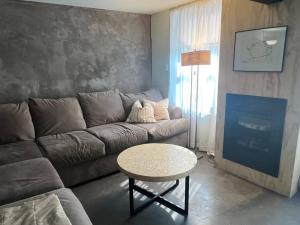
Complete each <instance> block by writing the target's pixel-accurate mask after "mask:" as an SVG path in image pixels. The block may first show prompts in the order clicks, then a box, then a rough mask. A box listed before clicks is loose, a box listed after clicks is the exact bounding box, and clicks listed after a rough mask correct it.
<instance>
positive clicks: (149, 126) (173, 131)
mask: <svg viewBox="0 0 300 225" xmlns="http://www.w3.org/2000/svg"><path fill="white" fill-rule="evenodd" d="M136 125H137V126H139V127H142V128H145V129H146V130H147V132H148V137H149V140H150V141H159V140H163V139H166V138H170V137H173V136H175V135H177V134H181V133H183V132H186V131H187V130H188V127H189V122H188V120H187V119H175V120H161V121H158V122H156V123H142V124H136Z"/></svg>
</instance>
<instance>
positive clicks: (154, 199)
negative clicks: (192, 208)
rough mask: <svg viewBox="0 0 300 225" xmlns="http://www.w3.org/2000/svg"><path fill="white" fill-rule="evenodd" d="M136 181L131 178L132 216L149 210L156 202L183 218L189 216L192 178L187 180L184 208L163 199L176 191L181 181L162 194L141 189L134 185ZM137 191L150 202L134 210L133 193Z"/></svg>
mask: <svg viewBox="0 0 300 225" xmlns="http://www.w3.org/2000/svg"><path fill="white" fill-rule="evenodd" d="M134 181H135V179H133V178H129V203H130V215H131V216H134V215H136V214H137V213H139V212H141V211H142V210H143V209H145V208H147V207H148V206H150V205H151V204H152V203H154V202H158V203H160V204H161V205H164V206H165V207H167V208H169V209H171V210H173V211H175V212H177V213H179V214H181V215H183V216H187V215H188V211H189V183H190V177H189V176H187V177H186V178H185V199H184V208H181V207H180V206H177V205H176V204H174V203H172V202H170V201H168V200H166V199H165V198H163V196H164V195H166V194H167V193H169V192H170V191H172V190H174V189H175V188H176V187H177V186H178V185H179V180H176V182H175V184H174V185H173V186H171V187H170V188H168V189H167V190H165V191H163V192H162V193H159V194H155V193H153V192H150V191H148V190H146V189H144V188H141V187H139V186H137V185H136V184H135V183H134ZM134 191H137V192H139V193H141V194H143V195H145V196H146V197H148V198H150V200H149V201H147V202H145V203H144V204H142V205H141V206H139V207H138V208H136V209H135V208H134V198H133V192H134Z"/></svg>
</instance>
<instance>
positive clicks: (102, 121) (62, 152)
mask: <svg viewBox="0 0 300 225" xmlns="http://www.w3.org/2000/svg"><path fill="white" fill-rule="evenodd" d="M77 97H78V98H75V97H73V98H61V99H30V100H29V102H28V104H27V103H20V104H3V105H0V174H1V177H0V205H1V204H6V203H12V202H14V201H18V200H21V199H24V198H27V197H33V196H35V195H40V194H44V193H46V192H51V191H54V192H59V193H61V195H64V194H63V193H64V192H66V193H67V194H65V195H66V196H68V197H69V198H71V200H70V201H75V202H76V201H78V200H77V199H76V197H75V196H74V195H72V194H70V190H68V189H65V188H64V187H65V186H66V187H70V186H74V185H78V184H80V183H82V182H86V181H89V180H92V179H95V178H99V177H101V176H104V175H108V174H111V173H113V172H116V171H118V169H117V163H116V158H117V155H118V154H119V153H120V152H121V151H122V150H124V149H126V148H128V147H131V146H134V145H138V144H142V143H147V142H164V143H172V144H178V145H182V146H186V145H187V130H188V121H187V120H185V119H183V118H181V117H182V116H181V111H180V109H178V108H170V110H169V111H170V118H171V120H165V121H159V122H156V123H152V124H129V123H126V122H124V121H125V120H126V117H127V115H128V114H129V112H130V109H131V106H132V104H133V103H134V101H136V100H137V99H140V100H142V99H148V100H152V101H160V100H162V96H161V94H160V93H159V91H157V90H154V89H151V90H149V91H146V92H143V93H139V94H122V93H119V92H118V91H107V92H97V93H80V94H78V96H77ZM50 162H51V163H50ZM54 168H55V169H54ZM61 189H62V190H61ZM79 204H80V203H79ZM77 205H78V204H77ZM71 208H72V207H71ZM71 208H70V207H69V208H68V209H67V210H68V212H66V213H67V214H71V215H72V214H73V213H72V209H71ZM79 208H80V209H81V208H82V207H81V206H80V207H79ZM77 210H78V209H77ZM75 211H76V210H75ZM81 214H83V215H84V216H83V217H86V214H85V212H81ZM71 220H72V219H71ZM76 220H77V219H76ZM78 221H80V220H78ZM84 221H86V222H85V223H81V224H91V223H90V221H89V220H87V219H84ZM74 224H76V223H74ZM78 224H80V223H78Z"/></svg>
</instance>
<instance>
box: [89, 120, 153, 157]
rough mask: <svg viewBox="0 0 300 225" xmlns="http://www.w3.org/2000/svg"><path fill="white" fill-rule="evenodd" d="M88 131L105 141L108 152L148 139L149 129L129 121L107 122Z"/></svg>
mask: <svg viewBox="0 0 300 225" xmlns="http://www.w3.org/2000/svg"><path fill="white" fill-rule="evenodd" d="M88 131H89V132H90V133H91V134H93V135H95V136H96V137H98V138H99V139H100V140H102V141H103V142H104V143H105V148H106V153H107V154H113V153H118V152H120V151H122V150H124V149H126V148H129V147H131V146H134V145H138V144H142V143H145V142H147V141H148V135H147V130H145V129H144V128H142V127H138V126H135V125H132V124H129V123H113V124H106V125H102V126H97V127H92V128H89V129H88Z"/></svg>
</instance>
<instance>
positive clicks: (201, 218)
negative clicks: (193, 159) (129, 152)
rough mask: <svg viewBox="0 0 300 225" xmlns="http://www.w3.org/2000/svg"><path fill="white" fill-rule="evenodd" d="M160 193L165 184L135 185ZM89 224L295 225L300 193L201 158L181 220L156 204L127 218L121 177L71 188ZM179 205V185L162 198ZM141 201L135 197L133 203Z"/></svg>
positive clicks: (298, 219)
mask: <svg viewBox="0 0 300 225" xmlns="http://www.w3.org/2000/svg"><path fill="white" fill-rule="evenodd" d="M138 184H140V185H143V186H144V187H146V188H147V189H150V190H155V191H160V190H163V189H164V188H166V187H168V186H171V185H172V184H171V183H157V184H155V183H145V182H139V183H138ZM73 191H74V193H75V194H76V195H77V197H78V198H79V199H80V200H81V202H82V204H83V206H84V208H85V209H86V211H87V213H88V215H89V217H90V218H91V220H92V222H93V224H94V225H123V224H126V225H129V224H132V225H175V224H176V225H179V224H180V225H184V224H186V225H296V224H300V194H297V195H296V196H295V197H294V198H293V199H288V198H285V197H282V196H280V195H278V194H275V193H273V192H270V191H268V190H265V189H263V188H261V187H258V186H256V185H255V184H252V183H249V182H247V181H245V180H242V179H240V178H238V177H235V176H232V175H230V174H228V173H226V172H223V171H221V170H218V169H216V168H214V167H213V165H212V164H211V163H209V162H208V161H207V160H206V159H201V160H200V161H199V162H198V165H197V167H196V169H195V170H194V171H193V173H192V174H191V182H190V211H189V216H188V217H187V218H184V217H182V216H180V215H178V214H177V213H175V212H172V211H170V210H168V209H166V208H164V207H162V206H159V205H157V204H154V205H151V206H150V207H149V208H147V209H145V210H144V211H143V212H141V213H140V214H138V215H136V216H135V217H133V218H130V217H129V199H128V181H127V178H126V176H125V175H123V174H121V173H117V174H115V175H112V176H109V177H106V178H103V179H100V180H96V181H93V182H90V183H87V184H85V185H81V186H79V187H76V188H74V189H73ZM166 197H167V198H168V199H170V200H171V201H173V202H174V203H177V204H181V205H182V204H183V199H184V180H181V182H180V186H179V187H178V188H177V189H176V190H174V191H173V192H171V193H170V194H168V195H167V196H166ZM145 200H146V199H145V198H144V197H143V196H141V195H135V202H136V204H137V205H138V204H139V203H141V202H143V201H145Z"/></svg>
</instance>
